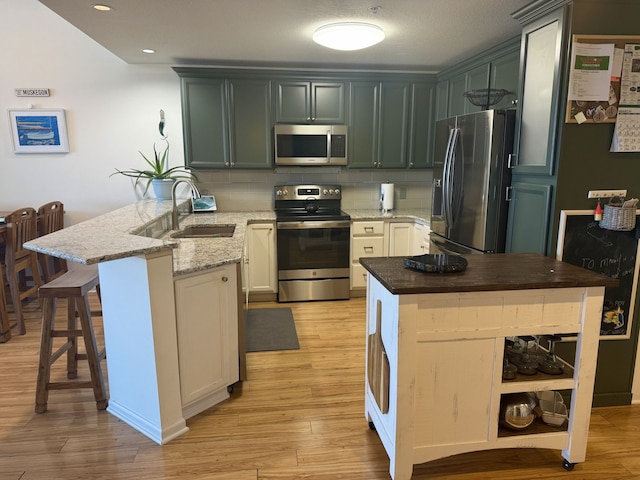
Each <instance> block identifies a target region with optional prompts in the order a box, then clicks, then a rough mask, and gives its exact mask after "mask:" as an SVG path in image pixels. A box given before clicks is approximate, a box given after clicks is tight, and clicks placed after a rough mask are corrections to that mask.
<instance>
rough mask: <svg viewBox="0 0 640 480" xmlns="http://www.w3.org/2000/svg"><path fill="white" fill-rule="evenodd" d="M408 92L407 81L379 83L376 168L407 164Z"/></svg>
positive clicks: (400, 166) (408, 85)
mask: <svg viewBox="0 0 640 480" xmlns="http://www.w3.org/2000/svg"><path fill="white" fill-rule="evenodd" d="M409 93H410V84H409V83H404V82H401V83H390V82H389V83H382V85H381V88H380V94H381V99H380V124H379V135H378V165H377V166H378V168H404V167H406V166H407V142H408V140H409V135H408V124H409Z"/></svg>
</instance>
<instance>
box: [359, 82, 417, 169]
mask: <svg viewBox="0 0 640 480" xmlns="http://www.w3.org/2000/svg"><path fill="white" fill-rule="evenodd" d="M409 94H410V84H409V83H408V82H407V83H405V82H353V83H352V84H351V115H350V116H351V128H350V132H349V139H350V150H349V168H404V167H405V166H406V165H407V142H408V140H409V138H408V123H409V120H410V119H409Z"/></svg>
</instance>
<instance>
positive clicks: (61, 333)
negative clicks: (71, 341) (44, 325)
mask: <svg viewBox="0 0 640 480" xmlns="http://www.w3.org/2000/svg"><path fill="white" fill-rule="evenodd" d="M82 335H83V333H82V330H52V331H51V336H52V337H81V336H82Z"/></svg>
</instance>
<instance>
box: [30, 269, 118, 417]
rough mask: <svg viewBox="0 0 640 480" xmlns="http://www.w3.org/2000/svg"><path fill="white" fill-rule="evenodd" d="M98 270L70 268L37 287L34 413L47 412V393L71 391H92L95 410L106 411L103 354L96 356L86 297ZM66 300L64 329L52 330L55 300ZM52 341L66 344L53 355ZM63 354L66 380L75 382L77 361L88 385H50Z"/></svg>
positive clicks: (97, 353)
mask: <svg viewBox="0 0 640 480" xmlns="http://www.w3.org/2000/svg"><path fill="white" fill-rule="evenodd" d="M99 281H100V279H99V276H98V268H97V266H95V265H92V266H88V267H84V266H83V268H74V269H73V270H69V271H68V272H66V273H65V274H64V275H62V276H60V277H58V278H56V279H55V280H52V281H51V282H49V283H47V284H45V285H42V286H41V287H40V290H39V293H40V299H41V300H42V337H41V341H40V362H39V365H38V381H37V386H36V407H35V411H36V413H44V412H46V411H47V400H48V398H49V390H61V389H72V388H93V395H94V397H95V399H96V406H97V408H98V410H104V409H106V408H107V403H108V402H107V395H106V390H105V387H104V378H103V375H102V369H101V368H100V361H101V360H103V359H104V358H105V351H104V350H102V351H101V352H98V347H97V345H96V337H95V333H94V329H93V322H92V319H91V310H90V308H89V298H88V293H89V291H90V290H91V289H93V288H96V287H98V284H99ZM60 298H64V299H66V300H67V329H66V330H56V329H55V318H56V304H57V300H58V299H60ZM78 317H79V318H80V329H79V330H78V329H77V318H78ZM54 337H66V338H67V341H66V342H65V343H64V344H63V345H62V346H61V347H60V348H58V349H57V350H56V351H55V352H53V351H52V350H53V339H54ZM77 337H83V339H84V345H85V349H86V354H79V353H78V345H77V342H76V339H77ZM65 352H66V353H67V378H68V379H75V378H76V376H77V370H78V360H84V359H86V360H87V361H88V362H89V371H90V373H91V381H90V382H89V381H78V380H76V381H66V382H50V377H51V365H53V363H54V362H55V361H56V360H58V358H60V357H61V356H62V355H63V354H64V353H65Z"/></svg>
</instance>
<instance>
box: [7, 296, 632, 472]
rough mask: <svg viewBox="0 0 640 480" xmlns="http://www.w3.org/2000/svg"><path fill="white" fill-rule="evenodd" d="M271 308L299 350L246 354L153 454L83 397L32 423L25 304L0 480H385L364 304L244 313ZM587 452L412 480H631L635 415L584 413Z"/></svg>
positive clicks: (519, 453) (536, 454)
mask: <svg viewBox="0 0 640 480" xmlns="http://www.w3.org/2000/svg"><path fill="white" fill-rule="evenodd" d="M281 306H290V307H291V308H292V309H293V313H294V318H295V321H296V328H297V331H298V337H299V340H300V350H293V351H281V352H260V353H258V352H256V353H250V354H248V361H247V363H248V375H249V380H248V381H246V382H244V384H243V385H242V386H241V387H240V388H236V389H235V391H234V393H233V396H232V398H231V399H229V400H227V401H225V402H223V403H222V404H220V405H218V406H215V407H213V408H211V409H209V410H207V411H206V412H204V413H202V414H200V415H198V416H196V417H194V418H192V419H190V420H189V421H188V426H189V428H190V431H189V432H188V433H186V434H185V435H183V436H181V437H179V438H177V439H176V440H174V441H172V442H170V443H169V444H167V445H164V446H159V445H156V444H155V443H154V442H152V441H151V440H149V439H148V438H147V437H145V436H144V435H142V434H141V433H138V432H137V431H136V430H134V429H133V428H131V427H129V426H128V425H126V424H125V423H123V422H121V421H120V420H117V419H116V418H115V417H113V416H111V415H110V414H109V413H107V412H104V411H103V412H99V411H96V409H95V403H94V401H93V397H92V394H91V391H90V390H86V391H80V390H76V391H53V392H51V394H50V397H49V411H48V412H47V413H45V414H42V415H38V414H35V413H34V411H33V402H34V396H35V384H36V371H37V361H38V350H39V338H40V331H39V325H40V318H39V314H38V312H37V310H36V309H35V308H34V307H35V305H34V304H32V305H30V306H29V307H28V311H29V318H28V320H27V330H28V332H27V334H26V335H25V336H22V337H20V336H16V337H14V338H13V339H12V340H11V341H10V342H8V343H6V344H0V480H18V479H20V480H62V479H64V480H80V479H82V480H85V479H92V480H93V479H100V480H102V479H104V480H114V479H127V480H131V479H153V480H159V479H178V478H180V479H191V480H205V479H206V480H258V479H259V480H290V479H291V480H293V479H299V480H301V479H314V480H335V479H345V480H347V479H348V480H376V479H388V478H390V477H389V474H388V469H389V460H388V458H387V455H386V453H385V451H384V449H383V447H382V444H381V443H380V441H379V439H378V437H377V434H376V433H375V432H374V431H372V430H370V429H369V428H368V425H367V422H366V420H365V418H364V407H363V392H364V315H365V302H364V299H353V300H349V301H336V302H309V303H297V304H286V305H284V304H277V303H254V304H251V308H259V307H262V308H264V307H281ZM59 312H64V308H59ZM126 332H127V329H126V325H123V328H122V334H123V335H126ZM101 342H102V340H101V339H100V343H101ZM59 363H61V366H63V365H62V364H64V360H61V361H60V362H59ZM131 368H135V365H131ZM55 375H59V376H63V375H64V373H63V372H62V370H60V369H58V371H56V372H55ZM81 376H88V373H87V370H86V369H85V370H84V373H82V374H81ZM588 445H589V446H588V452H587V460H586V462H585V463H582V464H578V465H576V467H575V469H574V470H573V471H572V472H567V471H565V470H563V469H562V467H561V457H560V453H559V452H558V451H553V450H535V449H519V450H499V451H488V452H476V453H472V454H465V455H458V456H454V457H450V458H446V459H442V460H438V461H434V462H430V463H427V464H424V465H418V466H416V467H415V468H414V475H413V479H474V480H480V479H483V480H484V479H521V480H523V479H536V480H539V479H568V478H575V479H580V480H584V479H594V480H595V479H598V480H599V479H609V480H611V479H640V406H624V407H615V408H598V409H594V410H593V414H592V417H591V429H590V434H589V444H588Z"/></svg>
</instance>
